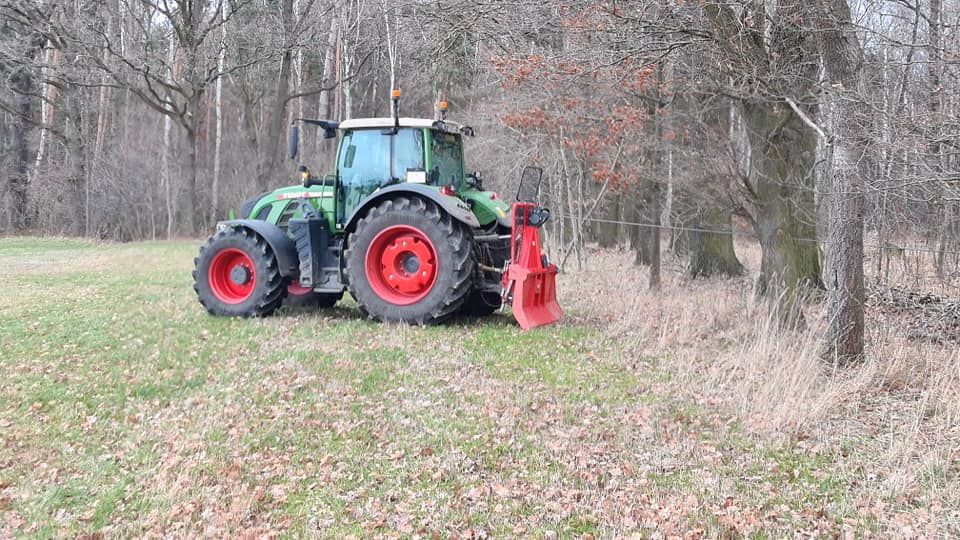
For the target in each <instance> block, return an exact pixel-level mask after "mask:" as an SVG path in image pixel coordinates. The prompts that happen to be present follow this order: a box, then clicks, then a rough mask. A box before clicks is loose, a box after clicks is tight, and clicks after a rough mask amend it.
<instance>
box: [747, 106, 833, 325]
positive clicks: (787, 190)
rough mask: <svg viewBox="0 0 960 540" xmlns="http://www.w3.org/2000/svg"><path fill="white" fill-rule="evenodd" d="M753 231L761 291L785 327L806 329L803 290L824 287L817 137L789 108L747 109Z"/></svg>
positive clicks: (766, 107)
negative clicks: (818, 233) (817, 221)
mask: <svg viewBox="0 0 960 540" xmlns="http://www.w3.org/2000/svg"><path fill="white" fill-rule="evenodd" d="M743 116H744V119H745V122H746V124H747V131H748V133H749V137H750V146H751V148H752V152H751V153H750V160H751V169H752V170H753V171H754V178H753V186H754V187H753V189H754V201H753V202H754V206H755V214H756V215H755V216H754V221H755V227H756V232H757V236H758V237H759V239H760V249H761V252H762V255H761V263H760V277H759V280H758V282H757V290H758V292H760V293H761V294H764V295H766V296H767V297H768V298H769V299H770V300H771V301H772V302H773V304H772V305H774V306H775V308H776V309H777V313H778V316H779V319H780V321H781V323H783V324H784V325H785V326H790V325H794V324H802V321H803V313H802V310H801V303H800V300H801V296H802V293H803V289H804V288H805V287H810V286H813V287H822V281H821V276H820V258H819V253H818V249H817V244H816V241H815V239H816V224H815V215H816V211H815V206H814V184H815V175H814V174H813V168H814V166H815V164H816V149H817V139H816V133H815V132H814V131H813V130H812V129H810V128H809V126H807V125H806V124H805V123H804V122H803V120H802V119H801V118H800V117H799V115H797V114H796V113H795V112H794V111H793V110H791V109H790V108H789V107H788V106H787V104H786V103H779V104H769V103H748V104H744V114H743Z"/></svg>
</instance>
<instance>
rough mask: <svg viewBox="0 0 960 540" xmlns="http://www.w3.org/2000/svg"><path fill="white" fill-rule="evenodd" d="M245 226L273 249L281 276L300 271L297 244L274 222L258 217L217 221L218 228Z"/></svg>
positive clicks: (244, 227)
mask: <svg viewBox="0 0 960 540" xmlns="http://www.w3.org/2000/svg"><path fill="white" fill-rule="evenodd" d="M228 227H229V228H235V229H236V228H243V229H247V230H249V231H251V232H252V233H254V234H256V235H257V236H259V237H260V238H263V240H264V242H266V243H267V245H269V246H270V249H272V250H273V254H274V255H275V256H276V257H277V268H278V269H279V270H280V275H281V276H284V277H286V276H291V275H296V274H297V273H298V272H299V271H300V258H299V257H298V256H297V246H296V245H295V244H294V243H293V240H291V239H290V237H289V236H287V233H285V232H283V229H281V228H280V227H277V226H276V225H274V224H272V223H268V222H266V221H261V220H258V219H231V220H229V221H221V222H219V223H217V228H218V229H223V228H228Z"/></svg>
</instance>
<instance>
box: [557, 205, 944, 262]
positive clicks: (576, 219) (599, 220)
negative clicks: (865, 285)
mask: <svg viewBox="0 0 960 540" xmlns="http://www.w3.org/2000/svg"><path fill="white" fill-rule="evenodd" d="M554 216H555V217H557V218H559V219H565V220H568V221H571V222H580V223H581V224H582V223H605V224H611V225H626V226H628V227H640V228H648V229H661V230H665V231H680V232H693V233H703V234H719V235H731V236H740V237H746V238H756V237H757V235H756V233H754V232H747V231H738V230H735V229H732V228H731V229H726V230H722V229H707V228H703V227H688V226H683V225H661V224H656V223H640V222H636V221H622V220H615V219H603V218H593V217H584V218H580V217H575V216H569V215H563V214H561V215H559V216H557V215H554ZM792 240H793V241H795V242H805V243H811V244H817V245H823V246H828V245H832V243H831V242H829V241H827V240H825V239H822V238H796V237H794V238H792ZM863 248H864V250H867V249H875V250H879V249H895V250H902V251H910V252H918V253H932V254H940V255H960V251H956V250H948V249H939V248H935V247H930V246H911V245H902V246H901V245H896V244H889V245H880V244H864V246H863Z"/></svg>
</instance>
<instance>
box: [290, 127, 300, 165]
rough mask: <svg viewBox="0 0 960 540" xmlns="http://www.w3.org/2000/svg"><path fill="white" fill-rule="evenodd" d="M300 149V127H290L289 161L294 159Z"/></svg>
mask: <svg viewBox="0 0 960 540" xmlns="http://www.w3.org/2000/svg"><path fill="white" fill-rule="evenodd" d="M299 147H300V126H290V159H296V157H297V152H298V150H299Z"/></svg>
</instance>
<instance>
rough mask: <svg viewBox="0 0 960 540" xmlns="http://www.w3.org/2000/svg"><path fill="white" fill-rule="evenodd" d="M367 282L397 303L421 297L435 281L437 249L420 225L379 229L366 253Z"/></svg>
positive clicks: (431, 287) (381, 296) (387, 299)
mask: <svg viewBox="0 0 960 540" xmlns="http://www.w3.org/2000/svg"><path fill="white" fill-rule="evenodd" d="M366 270H367V282H368V283H370V286H371V287H372V288H373V292H375V293H377V296H379V297H380V298H382V299H384V300H386V301H387V302H390V303H391V304H395V305H398V306H407V305H410V304H414V303H416V302H418V301H420V300H422V299H423V298H424V297H425V296H427V295H428V294H430V291H431V290H433V285H434V284H435V283H436V281H437V252H436V249H435V248H434V247H433V242H431V241H430V239H429V238H427V235H425V234H423V232H422V231H420V229H417V228H415V227H411V226H409V225H394V226H392V227H387V228H386V229H384V230H382V231H380V233H379V234H377V236H376V237H375V238H374V239H373V242H371V243H370V247H369V248H368V249H367V257H366Z"/></svg>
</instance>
